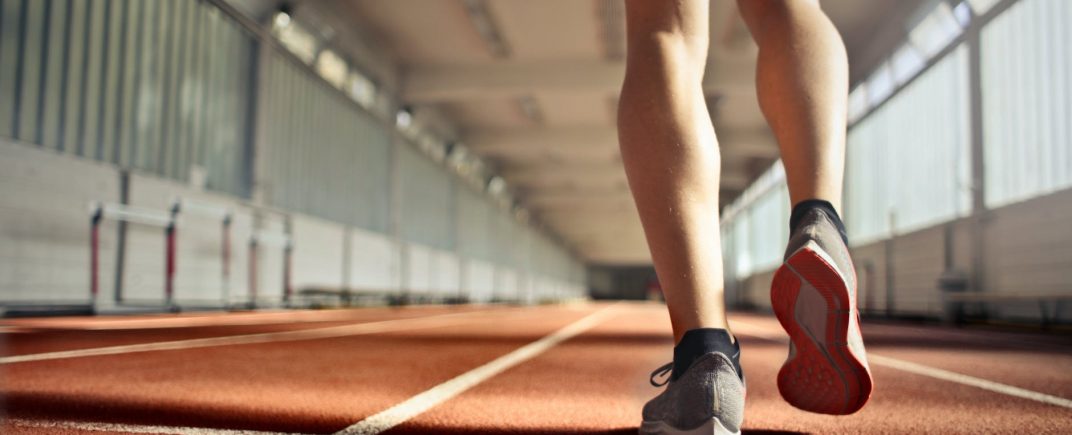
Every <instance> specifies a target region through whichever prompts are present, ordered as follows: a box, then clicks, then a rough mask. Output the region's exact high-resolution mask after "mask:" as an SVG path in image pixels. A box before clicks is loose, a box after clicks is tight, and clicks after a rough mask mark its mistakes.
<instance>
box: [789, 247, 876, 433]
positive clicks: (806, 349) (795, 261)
mask: <svg viewBox="0 0 1072 435" xmlns="http://www.w3.org/2000/svg"><path fill="white" fill-rule="evenodd" d="M824 255H825V253H823V252H822V251H821V250H820V249H819V248H818V246H816V245H814V244H808V245H805V247H803V248H801V249H800V250H798V251H797V252H795V253H794V254H793V255H792V256H790V257H789V259H787V260H786V262H785V263H784V264H783V265H782V266H781V267H780V268H779V269H778V271H777V272H776V273H775V276H774V281H773V283H772V285H771V306H772V307H773V309H774V313H775V315H776V316H777V318H778V321H779V322H780V323H781V324H782V327H783V328H785V330H786V332H787V333H788V334H789V339H790V340H791V341H792V345H793V349H794V351H793V352H791V353H790V355H789V357H788V358H787V359H786V362H785V364H784V365H783V366H782V369H781V370H780V371H779V372H778V390H779V391H780V392H781V394H782V397H783V398H785V400H786V401H787V402H789V403H790V404H792V405H793V406H795V407H797V408H800V409H803V410H805V411H810V412H817V413H822V414H834V415H845V414H851V413H853V412H856V411H858V410H859V409H860V408H862V407H863V405H864V404H865V403H866V402H867V400H868V398H869V397H870V395H871V388H872V380H871V375H870V372H869V370H868V368H867V366H866V363H865V362H862V361H861V360H860V359H858V357H857V355H855V354H854V353H853V352H852V351H851V349H850V348H849V346H848V334H849V324H850V322H852V321H855V320H856V319H855V318H854V317H853V316H852V313H854V310H852V309H851V308H852V307H851V306H850V299H849V292H848V288H847V286H846V282H845V279H844V278H843V277H842V275H841V274H840V273H839V272H838V270H837V269H836V268H835V267H834V266H832V265H831V262H829V261H828V260H827V259H825V258H824ZM798 311H799V312H798ZM857 331H858V329H857ZM860 358H862V356H860Z"/></svg>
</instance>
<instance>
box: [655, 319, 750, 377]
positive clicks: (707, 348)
mask: <svg viewBox="0 0 1072 435" xmlns="http://www.w3.org/2000/svg"><path fill="white" fill-rule="evenodd" d="M711 352H721V353H722V354H724V355H726V356H728V357H729V358H730V360H731V361H733V367H734V368H735V369H737V375H738V376H743V375H742V374H741V362H740V358H741V346H740V344H739V343H737V342H736V341H734V340H733V338H732V337H730V332H729V331H727V330H725V329H718V328H697V329H690V330H688V331H685V336H683V337H681V342H680V343H678V344H677V346H674V371H673V373H671V375H670V380H677V378H679V377H681V375H682V374H684V373H685V370H688V369H689V366H691V365H692V363H693V362H695V361H696V359H697V358H699V357H701V356H704V355H706V354H708V353H711Z"/></svg>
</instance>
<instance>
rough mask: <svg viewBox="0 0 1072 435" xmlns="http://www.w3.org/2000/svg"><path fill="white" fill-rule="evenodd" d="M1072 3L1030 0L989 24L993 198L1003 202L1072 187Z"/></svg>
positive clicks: (985, 58)
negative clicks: (1071, 123)
mask: <svg viewBox="0 0 1072 435" xmlns="http://www.w3.org/2000/svg"><path fill="white" fill-rule="evenodd" d="M1070 21H1072V6H1070V5H1069V4H1068V3H1067V2H1062V1H1052V0H1023V1H1020V2H1017V3H1015V4H1014V5H1013V6H1011V7H1010V8H1009V9H1008V10H1007V11H1005V12H1004V13H1002V14H1001V15H999V16H997V17H996V18H995V19H994V20H993V21H991V22H990V23H989V24H987V26H986V27H985V28H983V31H982V37H981V39H982V40H981V50H982V53H981V55H982V59H981V61H982V65H981V68H982V81H983V83H982V87H983V118H984V122H983V126H984V128H983V138H984V158H985V164H986V180H985V183H986V203H987V205H988V206H990V207H998V206H1002V205H1005V204H1009V203H1012V202H1017V201H1022V200H1026V199H1029V198H1032V197H1035V196H1039V195H1044V194H1047V193H1050V192H1053V191H1056V190H1060V189H1067V188H1069V187H1072V153H1070V152H1069V146H1068V144H1069V143H1070V142H1072V133H1070V131H1069V125H1068V124H1069V122H1068V119H1069V112H1070V109H1069V107H1070V106H1072V95H1070V93H1069V89H1070V84H1072V81H1070V78H1069V74H1070V73H1072V71H1070V67H1069V66H1070V64H1072V54H1070V53H1069V52H1068V49H1067V44H1064V43H1062V42H1061V41H1066V40H1068V38H1069V37H1070V36H1072V35H1070V32H1069V29H1068V27H1067V23H1069V22H1070Z"/></svg>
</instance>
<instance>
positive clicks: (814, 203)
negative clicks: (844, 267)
mask: <svg viewBox="0 0 1072 435" xmlns="http://www.w3.org/2000/svg"><path fill="white" fill-rule="evenodd" d="M811 210H819V211H822V212H823V213H826V217H828V218H830V220H831V221H833V222H834V226H835V227H837V230H838V233H839V234H840V235H841V240H842V241H844V242H845V246H848V245H849V235H848V233H847V232H846V231H845V224H844V223H843V222H841V216H838V212H837V210H834V205H833V204H830V202H829V201H824V200H821V199H805V200H803V201H800V202H799V203H797V205H795V206H793V213H792V214H791V215H789V233H790V234H793V233H794V232H796V230H797V227H798V226H800V220H801V219H804V215H805V214H807V213H808V212H809V211H811Z"/></svg>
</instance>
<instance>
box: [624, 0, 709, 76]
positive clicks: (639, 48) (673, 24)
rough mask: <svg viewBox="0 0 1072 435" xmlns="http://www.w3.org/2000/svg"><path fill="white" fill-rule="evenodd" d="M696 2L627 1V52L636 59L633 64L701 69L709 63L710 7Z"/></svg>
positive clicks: (632, 58) (631, 57)
mask: <svg viewBox="0 0 1072 435" xmlns="http://www.w3.org/2000/svg"><path fill="white" fill-rule="evenodd" d="M697 3H698V2H696V1H681V2H663V1H650V0H631V1H628V2H626V19H627V26H626V39H627V42H628V54H629V59H631V60H634V61H637V62H630V63H633V64H637V65H638V66H644V65H666V64H670V65H671V66H672V67H674V68H675V69H691V68H700V69H702V68H703V65H705V64H706V62H707V49H708V44H709V36H708V33H709V32H708V23H707V20H708V16H707V9H706V8H705V7H698V6H697V5H696V4H697Z"/></svg>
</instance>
